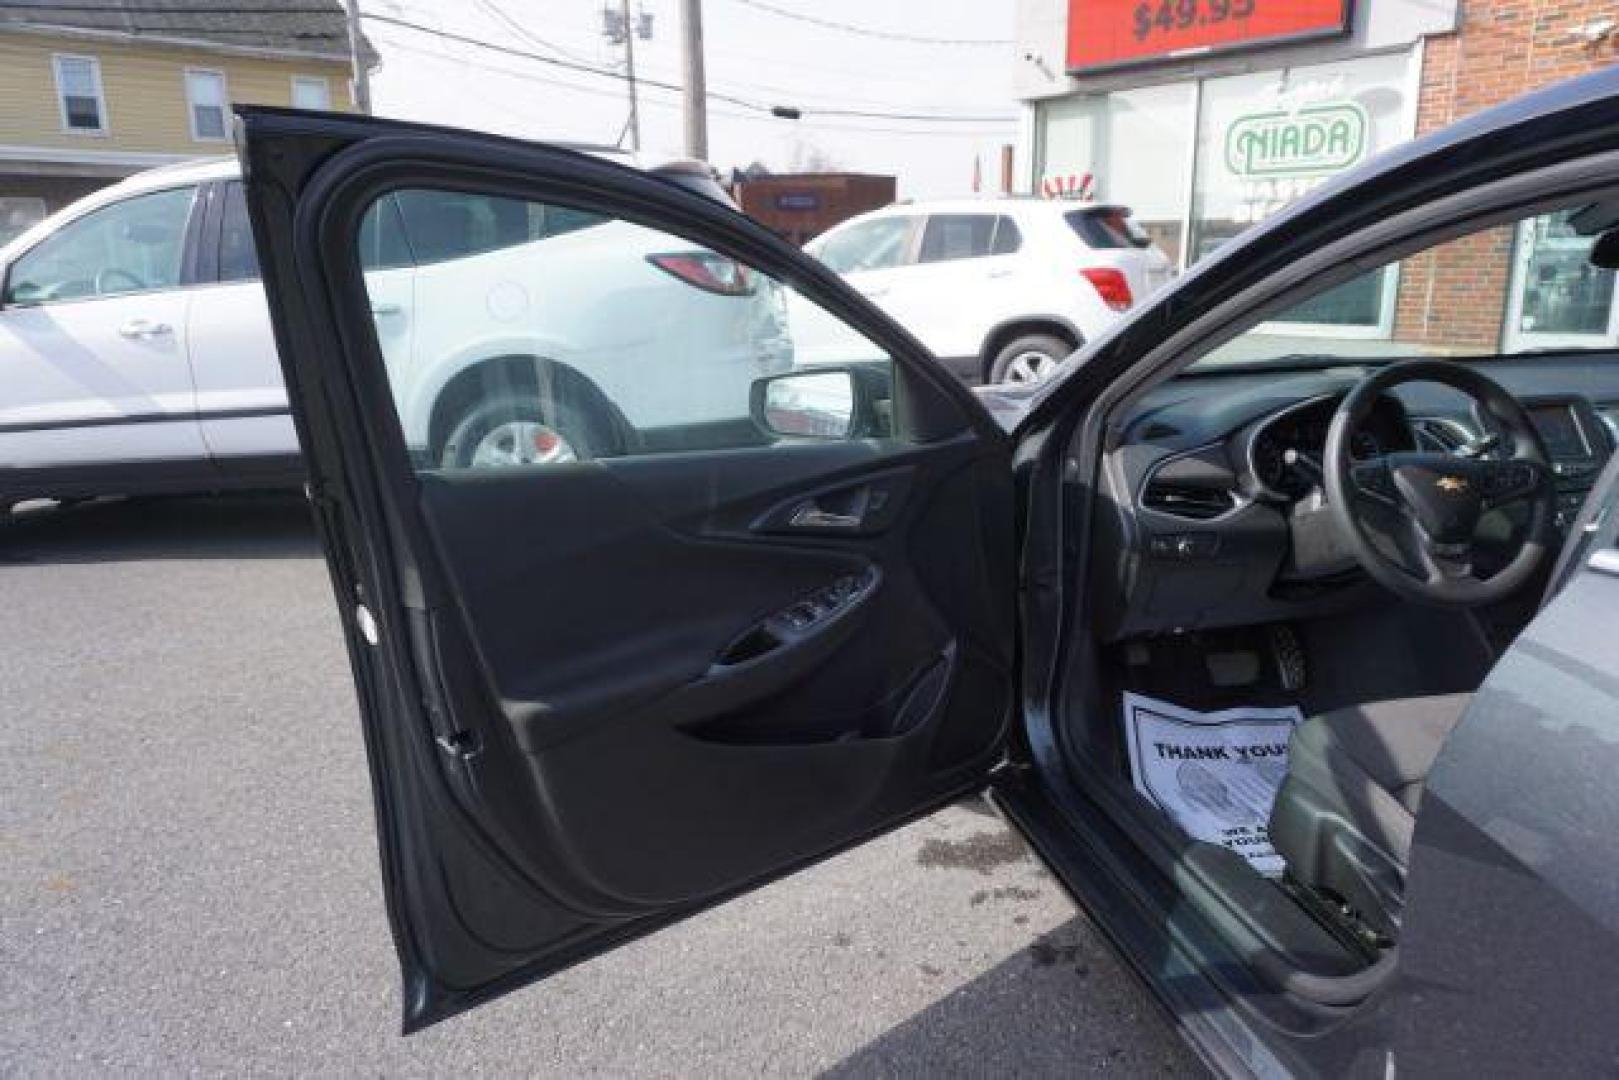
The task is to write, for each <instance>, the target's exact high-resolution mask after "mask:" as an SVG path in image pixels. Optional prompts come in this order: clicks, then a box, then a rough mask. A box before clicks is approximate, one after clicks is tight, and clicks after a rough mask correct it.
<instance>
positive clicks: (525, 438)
mask: <svg viewBox="0 0 1619 1080" xmlns="http://www.w3.org/2000/svg"><path fill="white" fill-rule="evenodd" d="M607 448H608V441H607V439H606V437H605V436H604V435H603V434H602V431H601V427H600V425H598V424H596V423H593V422H592V420H591V418H590V417H589V416H588V415H587V414H586V413H585V412H584V411H583V410H581V409H579V408H578V407H576V406H573V405H568V404H563V403H562V402H557V401H545V400H542V399H540V398H537V397H529V396H522V397H518V396H511V397H501V398H496V399H494V400H492V401H482V402H478V403H477V404H475V405H473V407H472V408H470V409H468V410H467V412H466V413H465V414H464V415H463V416H462V417H461V419H460V420H458V421H456V423H455V424H454V425H453V426H452V427H451V428H450V436H449V438H447V439H445V440H444V445H443V446H442V447H440V448H439V452H438V455H437V457H438V461H439V464H440V465H442V466H444V467H445V468H453V469H490V468H501V467H503V466H507V465H547V464H550V465H555V464H563V463H565V462H570V461H589V460H591V459H592V458H595V457H599V456H601V455H602V454H603V453H605V452H606V451H607Z"/></svg>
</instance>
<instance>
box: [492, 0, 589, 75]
mask: <svg viewBox="0 0 1619 1080" xmlns="http://www.w3.org/2000/svg"><path fill="white" fill-rule="evenodd" d="M473 2H474V3H476V4H477V5H478V7H480V8H482V9H483V10H484V11H485V12H486V13H487V14H488V15H490V16H491V17H492V18H493V19H494V20H495V21H496V22H498V23H500V24H501V25H502V26H504V27H506V29H508V30H510V31H511V32H512V33H514V34H516V35H517V36H518V37H520V38H522V39H523V40H524V41H528V42H531V43H533V44H535V45H538V46H540V48H542V49H550V50H551V51H552V52H554V53H556V54H557V55H558V56H562V57H565V58H567V59H569V60H573V61H576V62H578V63H581V64H583V63H588V62H589V61H587V60H586V59H585V58H584V57H582V56H580V55H579V54H578V53H575V52H572V51H570V50H568V49H564V48H563V47H562V46H561V45H558V44H556V43H554V42H550V41H547V40H545V39H544V38H542V37H540V36H539V35H538V34H536V33H534V32H533V31H531V30H529V29H528V27H526V26H524V25H523V24H522V23H520V22H518V21H517V20H516V19H514V18H512V17H511V15H509V14H507V13H506V10H505V9H504V8H502V7H501V6H500V5H499V4H496V3H495V2H494V0H473Z"/></svg>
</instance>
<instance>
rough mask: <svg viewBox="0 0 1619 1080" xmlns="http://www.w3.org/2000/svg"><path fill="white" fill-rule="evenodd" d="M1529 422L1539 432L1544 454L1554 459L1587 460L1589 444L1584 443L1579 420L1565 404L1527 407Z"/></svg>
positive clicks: (1561, 402)
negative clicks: (1544, 450) (1544, 449)
mask: <svg viewBox="0 0 1619 1080" xmlns="http://www.w3.org/2000/svg"><path fill="white" fill-rule="evenodd" d="M1529 420H1530V422H1531V423H1533V424H1534V425H1535V430H1536V431H1538V432H1540V441H1541V442H1543V443H1545V444H1546V453H1548V454H1550V455H1551V456H1552V457H1553V458H1554V459H1557V460H1566V459H1568V458H1588V457H1590V456H1591V444H1590V443H1589V442H1587V441H1586V438H1585V432H1584V431H1583V430H1582V429H1581V427H1580V418H1579V416H1578V415H1576V414H1575V412H1574V408H1573V406H1571V405H1569V404H1568V403H1567V402H1563V401H1559V402H1549V403H1547V404H1544V405H1532V406H1530V407H1529Z"/></svg>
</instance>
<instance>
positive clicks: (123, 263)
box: [5, 187, 195, 304]
mask: <svg viewBox="0 0 1619 1080" xmlns="http://www.w3.org/2000/svg"><path fill="white" fill-rule="evenodd" d="M194 193H195V189H194V188H190V187H182V188H170V189H168V190H166V191H155V192H152V193H150V194H147V195H135V196H132V197H130V198H128V199H123V200H121V201H119V202H116V203H112V204H110V205H108V206H103V207H102V208H100V209H99V210H92V211H91V212H90V213H88V214H85V215H84V216H83V217H80V218H77V219H75V220H74V221H72V222H69V223H68V224H66V225H64V226H62V228H61V229H59V230H57V231H56V232H55V233H52V234H51V235H50V236H48V237H46V238H45V239H44V240H42V241H41V242H40V243H39V244H37V245H36V246H35V247H33V248H32V249H30V250H29V251H28V252H27V253H26V254H24V255H23V256H22V257H20V258H19V259H18V260H17V261H16V262H15V263H13V264H12V266H11V270H10V272H9V274H8V275H7V277H6V293H5V302H6V303H8V304H43V303H50V302H52V301H61V300H81V299H89V298H93V297H98V296H112V295H116V294H118V293H127V292H142V291H145V290H149V289H169V288H173V287H175V286H176V285H178V284H179V282H180V263H181V258H182V255H183V253H184V250H185V231H186V222H187V220H188V218H189V216H190V212H191V202H192V196H193V195H194Z"/></svg>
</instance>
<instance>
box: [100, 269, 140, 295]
mask: <svg viewBox="0 0 1619 1080" xmlns="http://www.w3.org/2000/svg"><path fill="white" fill-rule="evenodd" d="M119 278H121V279H123V280H124V281H127V282H128V283H129V286H130V287H129V288H128V289H114V288H112V287H111V282H112V281H113V280H114V279H119ZM144 288H146V282H144V281H142V280H141V279H140V278H138V277H136V276H135V275H134V274H131V273H130V272H129V271H128V270H122V269H119V268H118V267H116V266H109V267H107V268H106V269H105V270H101V271H99V272H97V274H96V295H98V296H100V295H103V294H105V293H110V292H129V291H131V290H132V289H144Z"/></svg>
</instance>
